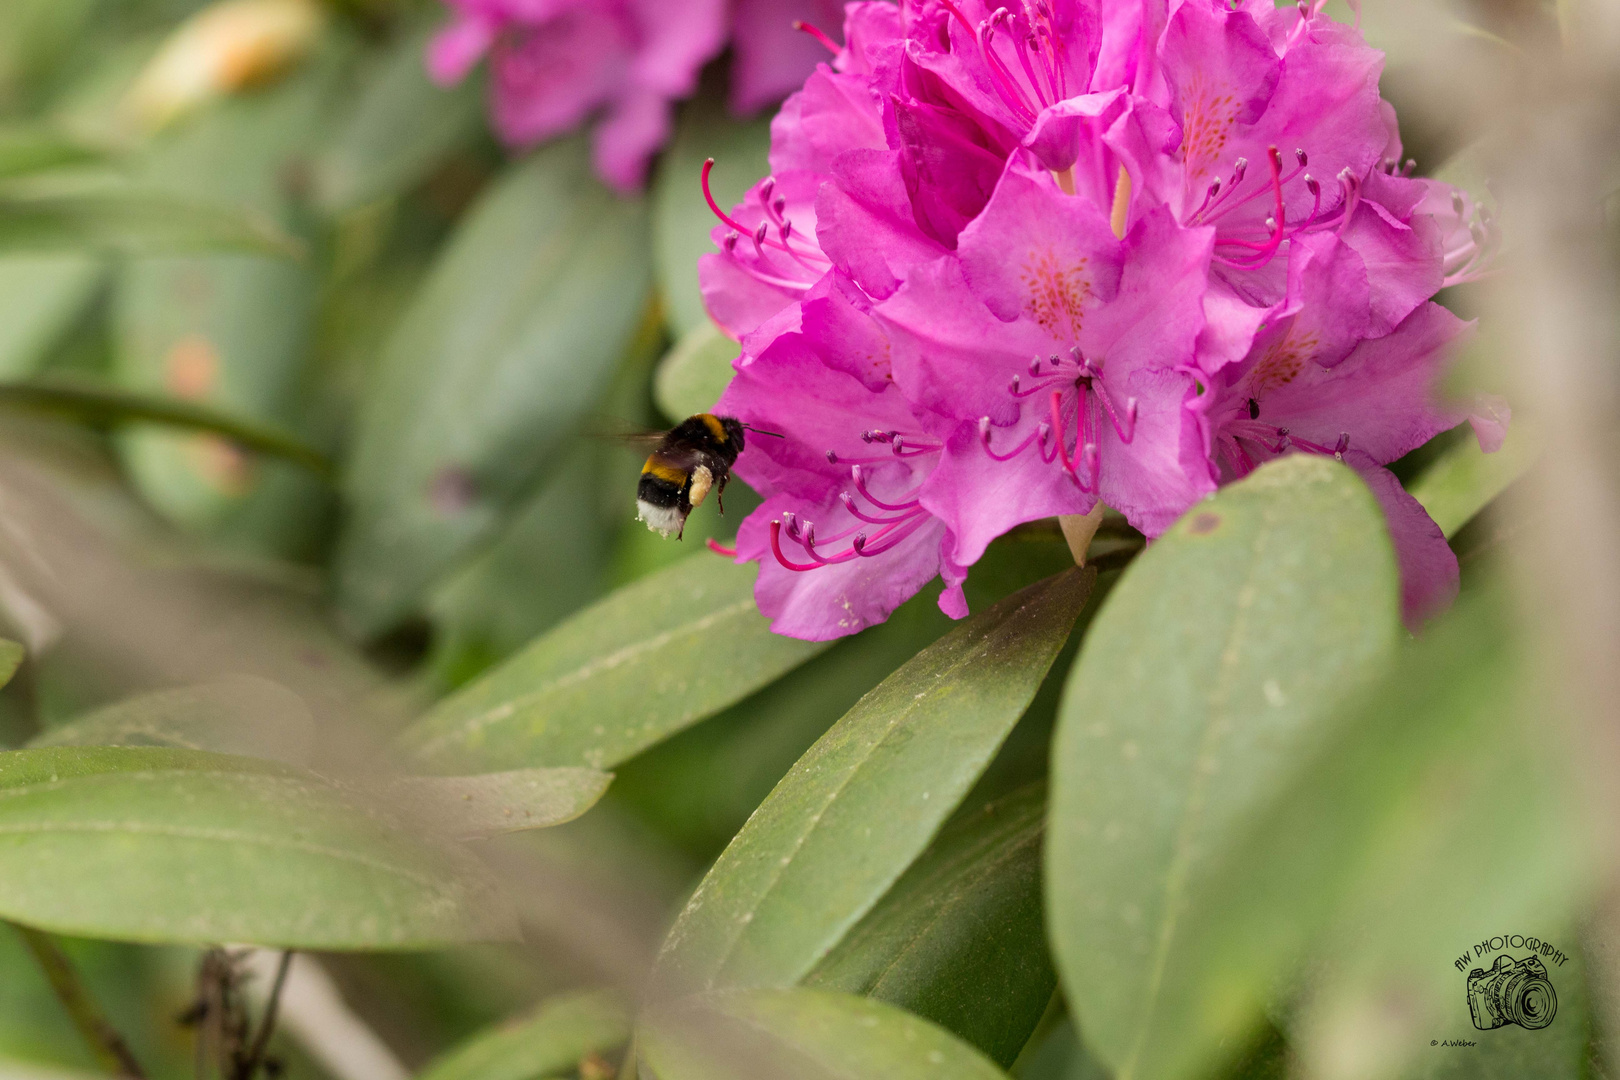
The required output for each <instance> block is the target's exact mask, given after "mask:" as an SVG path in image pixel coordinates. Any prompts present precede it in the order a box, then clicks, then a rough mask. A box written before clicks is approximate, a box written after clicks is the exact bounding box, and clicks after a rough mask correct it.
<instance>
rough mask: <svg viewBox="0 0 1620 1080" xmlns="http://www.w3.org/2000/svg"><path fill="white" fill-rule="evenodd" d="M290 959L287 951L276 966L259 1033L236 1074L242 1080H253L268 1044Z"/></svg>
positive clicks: (290, 964) (290, 954)
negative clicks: (274, 977)
mask: <svg viewBox="0 0 1620 1080" xmlns="http://www.w3.org/2000/svg"><path fill="white" fill-rule="evenodd" d="M292 958H293V951H292V950H291V949H288V950H286V951H285V952H283V953H282V954H281V963H280V964H277V965H276V979H275V982H273V983H271V984H270V997H269V999H268V1000H266V1001H265V1003H264V1016H263V1018H261V1019H260V1020H259V1033H258V1034H257V1035H255V1036H254V1037H253V1045H252V1046H251V1047H249V1048H248V1053H247V1058H246V1059H245V1060H244V1061H243V1062H242V1067H241V1070H240V1072H239V1073H238V1075H239V1076H240V1077H241V1078H242V1080H253V1074H254V1072H255V1071H257V1070H258V1068H259V1062H260V1061H261V1060H263V1058H264V1048H265V1046H266V1045H268V1044H269V1042H270V1033H271V1032H273V1031H274V1030H275V1027H276V1006H277V1005H278V1004H279V1003H280V1001H281V988H282V987H283V986H284V985H286V982H287V969H288V968H290V967H291V966H292Z"/></svg>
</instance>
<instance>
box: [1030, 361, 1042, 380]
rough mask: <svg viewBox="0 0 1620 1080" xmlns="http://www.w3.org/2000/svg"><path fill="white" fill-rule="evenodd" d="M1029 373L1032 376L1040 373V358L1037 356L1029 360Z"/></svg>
mask: <svg viewBox="0 0 1620 1080" xmlns="http://www.w3.org/2000/svg"><path fill="white" fill-rule="evenodd" d="M1029 373H1030V375H1031V376H1032V377H1033V376H1035V375H1039V374H1040V373H1041V358H1040V357H1039V356H1037V357H1035V358H1034V359H1033V360H1031V361H1030V362H1029Z"/></svg>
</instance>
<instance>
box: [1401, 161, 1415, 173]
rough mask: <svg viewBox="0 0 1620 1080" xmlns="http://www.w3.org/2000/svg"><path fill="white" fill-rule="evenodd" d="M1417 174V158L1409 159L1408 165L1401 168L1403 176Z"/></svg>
mask: <svg viewBox="0 0 1620 1080" xmlns="http://www.w3.org/2000/svg"><path fill="white" fill-rule="evenodd" d="M1415 172H1417V158H1407V159H1406V164H1405V165H1402V166H1401V175H1402V176H1411V175H1412V174H1413V173H1415Z"/></svg>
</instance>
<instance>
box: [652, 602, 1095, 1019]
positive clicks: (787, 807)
mask: <svg viewBox="0 0 1620 1080" xmlns="http://www.w3.org/2000/svg"><path fill="white" fill-rule="evenodd" d="M1095 581H1096V572H1095V571H1094V570H1087V571H1080V570H1071V571H1070V572H1067V573H1064V574H1062V575H1059V576H1057V577H1055V578H1050V579H1048V580H1046V581H1044V582H1041V583H1040V584H1037V585H1033V586H1031V587H1030V588H1028V589H1025V590H1023V591H1022V592H1019V593H1017V594H1015V595H1013V596H1011V597H1009V598H1008V599H1006V600H1005V601H1003V602H1002V603H1000V604H998V605H996V606H995V607H993V608H991V609H990V610H988V611H985V612H981V613H980V614H978V615H975V616H972V617H971V618H969V619H968V620H967V621H965V622H964V623H962V624H961V625H960V626H959V627H957V629H955V630H953V631H952V632H951V633H949V634H947V635H946V636H945V637H944V638H942V639H941V640H940V641H938V642H936V643H935V644H933V645H931V646H929V647H928V648H927V649H925V650H923V652H921V653H919V654H918V655H917V656H916V657H915V658H914V659H912V660H911V662H910V663H908V664H906V666H905V667H903V668H901V669H900V670H899V671H897V672H895V673H894V674H893V675H891V676H890V677H889V678H888V679H886V680H884V682H883V683H882V684H881V685H880V686H878V688H877V689H875V690H873V691H872V692H871V693H870V694H868V695H866V697H864V698H862V699H861V701H860V702H859V703H858V704H857V705H856V706H855V707H854V708H853V709H851V710H850V711H849V713H848V714H847V715H845V717H844V718H843V719H842V720H840V721H839V722H838V723H837V724H835V725H834V726H833V728H832V730H830V731H829V732H827V734H826V735H824V736H823V737H822V738H821V739H820V740H819V741H818V742H817V743H816V745H815V746H813V747H811V749H810V751H809V753H807V754H806V755H805V756H804V757H803V758H801V759H800V760H799V762H798V764H796V765H794V767H793V769H792V770H791V771H790V772H789V773H788V775H787V776H786V777H784V778H783V780H782V782H781V783H780V784H778V785H777V786H776V790H775V791H773V792H771V795H770V797H769V798H767V799H766V800H765V802H764V803H762V804H761V805H760V807H759V809H758V810H756V811H755V812H754V815H753V816H752V817H751V818H749V820H748V824H747V825H745V826H744V827H743V829H742V831H741V832H739V833H738V834H737V836H736V838H735V839H733V840H732V842H731V844H730V846H728V847H727V848H726V850H725V852H724V853H723V854H721V856H720V858H719V860H718V861H717V862H716V863H715V865H714V866H713V867H712V868H711V869H710V871H709V873H708V875H707V876H706V877H705V878H704V879H703V882H702V884H700V885H699V886H698V888H697V891H696V892H694V893H693V894H692V898H691V900H690V901H688V903H687V905H686V908H685V910H684V911H682V912H681V915H680V917H679V918H678V919H677V920H676V922H675V926H674V928H673V929H672V930H671V931H670V934H669V938H668V940H666V942H665V943H664V948H663V951H662V953H661V955H660V957H659V963H658V968H657V970H656V971H655V973H654V986H655V991H654V993H655V996H656V995H663V996H670V995H671V994H676V993H680V992H681V991H684V990H687V989H689V988H690V989H707V988H710V987H715V986H759V985H777V986H783V985H790V984H792V983H794V982H797V981H798V980H799V979H801V978H803V977H804V976H805V975H806V974H808V973H809V971H810V970H811V969H812V968H813V967H814V966H815V965H816V963H817V962H819V961H820V960H821V959H822V957H824V956H826V955H827V953H828V951H829V950H831V949H832V947H833V946H834V945H836V944H837V943H838V942H839V940H840V939H841V938H842V937H843V936H844V935H845V933H847V932H848V930H849V929H850V927H852V926H853V925H855V923H856V922H858V921H859V920H860V919H861V917H862V916H864V915H865V914H866V913H867V912H868V911H870V910H871V909H872V907H873V905H875V904H876V903H877V901H878V900H879V899H880V898H881V897H882V896H883V894H884V893H885V892H886V891H888V889H889V886H891V885H893V884H894V882H895V881H896V880H897V879H898V878H899V877H900V875H901V874H902V873H904V872H905V870H906V868H907V867H908V866H910V865H911V863H912V862H913V860H915V859H916V858H917V856H918V855H919V854H921V853H922V851H923V849H924V848H926V847H927V846H928V843H929V841H930V840H932V839H933V836H934V834H935V833H936V832H937V831H938V829H939V826H940V824H941V823H942V822H943V821H944V820H945V819H946V818H948V817H949V816H950V815H951V813H952V811H954V810H955V809H956V806H957V804H958V803H959V802H960V801H961V799H962V797H963V796H964V795H965V794H966V793H967V791H968V789H969V788H971V787H972V786H973V783H974V781H976V780H977V779H978V778H979V776H980V774H981V773H982V772H983V771H984V769H985V767H986V766H987V765H988V764H989V763H990V759H991V758H992V757H993V756H994V755H995V752H996V749H997V748H998V747H1000V745H1001V743H1002V741H1003V740H1005V739H1006V737H1007V733H1008V732H1009V731H1011V730H1012V727H1013V725H1014V724H1016V723H1017V722H1018V718H1019V717H1020V716H1022V715H1023V713H1024V710H1025V708H1027V707H1028V705H1029V703H1030V701H1031V700H1032V699H1033V698H1034V696H1035V692H1036V691H1037V690H1038V689H1039V688H1040V685H1041V681H1042V680H1043V679H1044V678H1045V677H1046V672H1047V670H1048V669H1049V668H1050V666H1051V664H1052V661H1053V659H1054V658H1055V657H1056V656H1057V654H1058V651H1059V650H1060V649H1061V648H1062V647H1063V643H1064V642H1065V641H1066V640H1067V639H1068V636H1069V631H1070V630H1071V629H1072V628H1073V626H1074V622H1075V619H1076V618H1077V617H1078V616H1079V614H1080V610H1081V608H1082V607H1083V606H1084V605H1085V601H1086V597H1087V596H1088V595H1089V593H1090V591H1091V587H1092V585H1093V584H1094V583H1095Z"/></svg>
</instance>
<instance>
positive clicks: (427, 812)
mask: <svg viewBox="0 0 1620 1080" xmlns="http://www.w3.org/2000/svg"><path fill="white" fill-rule="evenodd" d="M612 781H613V774H612V773H605V772H598V771H596V770H595V769H581V768H570V767H563V768H557V769H515V770H512V771H510V772H496V773H479V774H478V775H476V776H407V777H403V778H401V779H399V780H395V781H394V782H393V783H391V784H389V786H388V796H389V798H390V799H391V800H392V801H394V802H397V803H400V804H402V805H403V806H405V807H406V808H407V809H409V810H411V811H413V812H415V813H416V814H417V815H418V816H420V817H422V818H424V819H426V820H430V821H433V822H434V823H436V824H437V825H439V826H440V827H441V828H443V829H444V830H445V831H446V832H448V833H450V834H451V835H452V836H455V837H456V838H457V839H461V840H479V839H484V838H486V837H490V836H500V835H501V834H503V833H513V832H524V831H526V830H529V829H544V828H549V827H550V826H552V825H561V824H563V823H565V822H569V821H573V820H574V819H575V818H577V817H579V816H580V815H581V814H583V813H585V811H587V810H589V809H590V808H591V807H593V806H595V805H596V803H597V800H599V799H601V797H602V795H603V793H604V792H606V791H607V789H608V784H610V783H612Z"/></svg>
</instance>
